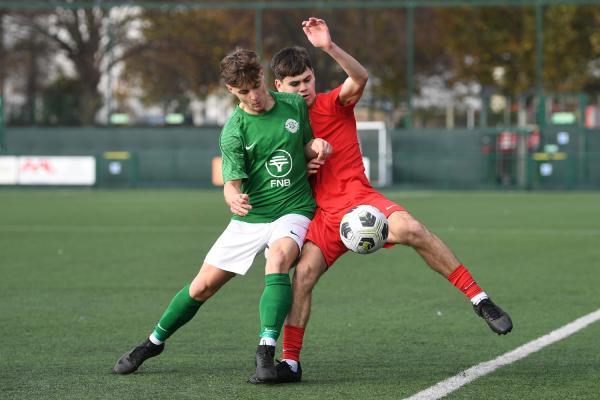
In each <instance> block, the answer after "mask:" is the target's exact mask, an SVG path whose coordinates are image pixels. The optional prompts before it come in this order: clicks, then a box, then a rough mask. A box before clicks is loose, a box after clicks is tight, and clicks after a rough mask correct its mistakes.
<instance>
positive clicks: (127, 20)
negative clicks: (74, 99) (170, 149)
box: [11, 7, 139, 125]
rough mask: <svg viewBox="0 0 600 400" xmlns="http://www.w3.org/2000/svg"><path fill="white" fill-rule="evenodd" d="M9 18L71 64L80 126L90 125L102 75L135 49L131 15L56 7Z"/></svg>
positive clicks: (100, 10) (100, 104) (99, 100)
mask: <svg viewBox="0 0 600 400" xmlns="http://www.w3.org/2000/svg"><path fill="white" fill-rule="evenodd" d="M11 19H12V20H13V23H14V24H15V25H17V26H21V27H22V29H28V30H31V31H33V32H35V33H36V34H37V35H39V36H41V37H42V38H44V40H47V41H48V42H49V43H51V44H52V46H53V49H54V50H55V51H56V52H60V53H61V54H62V55H64V56H65V57H66V59H67V60H69V61H70V62H71V63H72V66H73V69H74V71H75V75H76V79H78V80H79V86H80V93H79V95H80V99H79V104H80V107H81V114H80V120H81V123H82V124H84V125H90V124H93V123H94V121H95V116H96V113H97V111H98V110H99V109H100V107H101V106H102V95H101V93H100V90H99V88H98V85H99V83H100V79H101V76H102V72H103V71H104V70H108V69H110V68H111V67H112V65H114V64H116V63H118V62H120V61H121V60H123V59H124V58H126V57H129V56H131V55H132V54H134V53H135V52H136V51H138V50H139V47H138V46H137V45H138V44H139V43H137V42H135V41H134V40H131V38H130V37H129V27H130V25H131V23H132V21H135V19H136V15H135V13H128V12H124V13H119V12H110V10H107V9H103V8H100V7H93V8H84V9H79V8H64V7H56V8H54V9H53V10H43V11H39V10H34V11H29V10H26V11H19V12H14V13H11ZM114 49H117V51H113V50H114Z"/></svg>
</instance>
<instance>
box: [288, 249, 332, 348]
mask: <svg viewBox="0 0 600 400" xmlns="http://www.w3.org/2000/svg"><path fill="white" fill-rule="evenodd" d="M325 271H327V263H326V262H325V258H324V257H323V253H322V252H321V249H319V247H318V246H317V245H316V244H314V243H312V242H307V243H306V244H305V245H304V248H303V249H302V256H301V257H300V261H299V262H298V265H297V266H296V270H295V271H294V278H293V280H292V287H293V295H292V309H291V310H290V313H289V314H288V316H287V319H286V325H291V326H297V327H300V328H303V329H304V328H306V325H307V324H308V319H309V317H310V308H311V304H312V290H313V288H314V287H315V285H316V284H317V282H318V281H319V278H321V276H322V275H323V274H324V273H325ZM284 351H285V350H284Z"/></svg>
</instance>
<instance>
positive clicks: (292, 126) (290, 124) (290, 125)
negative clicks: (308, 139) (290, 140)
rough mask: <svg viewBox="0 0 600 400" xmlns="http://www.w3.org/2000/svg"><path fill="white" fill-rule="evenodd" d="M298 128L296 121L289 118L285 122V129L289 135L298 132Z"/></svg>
mask: <svg viewBox="0 0 600 400" xmlns="http://www.w3.org/2000/svg"><path fill="white" fill-rule="evenodd" d="M299 127H300V124H298V121H296V120H293V119H291V118H290V119H288V120H287V121H285V129H287V130H288V132H290V133H296V132H298V128H299Z"/></svg>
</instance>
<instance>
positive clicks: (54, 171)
mask: <svg viewBox="0 0 600 400" xmlns="http://www.w3.org/2000/svg"><path fill="white" fill-rule="evenodd" d="M17 183H18V184H19V185H86V186H91V185H93V184H94V183H96V160H95V158H94V157H89V156H82V157H78V156H76V157H69V156H65V157H43V156H21V157H18V178H17Z"/></svg>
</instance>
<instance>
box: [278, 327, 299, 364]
mask: <svg viewBox="0 0 600 400" xmlns="http://www.w3.org/2000/svg"><path fill="white" fill-rule="evenodd" d="M302 339H304V328H300V327H299V326H292V325H284V326H283V359H285V360H294V361H300V351H301V350H302Z"/></svg>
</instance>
